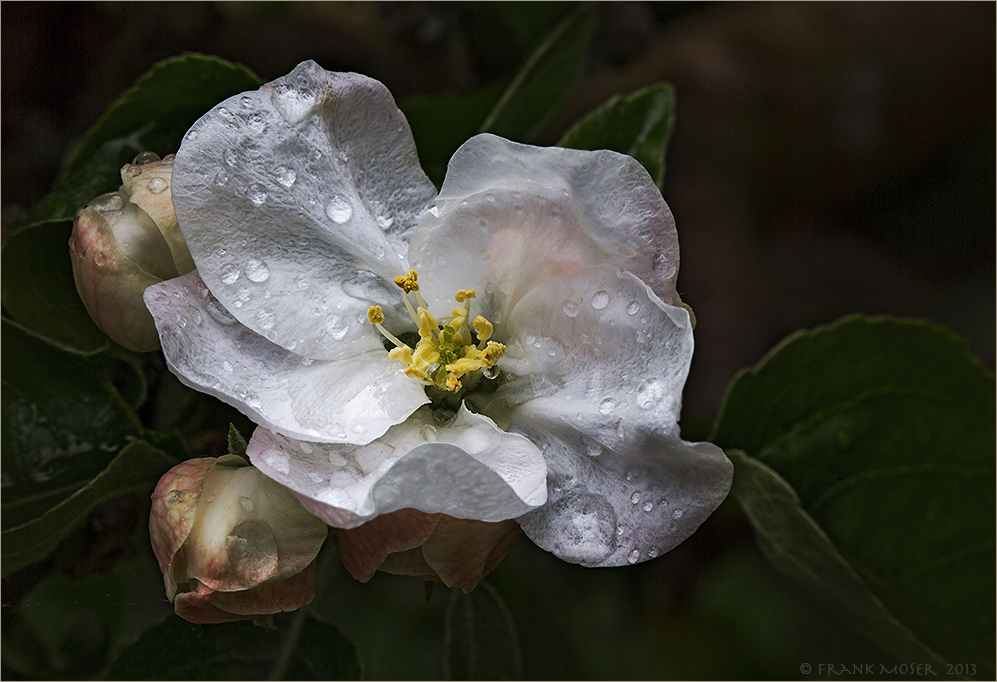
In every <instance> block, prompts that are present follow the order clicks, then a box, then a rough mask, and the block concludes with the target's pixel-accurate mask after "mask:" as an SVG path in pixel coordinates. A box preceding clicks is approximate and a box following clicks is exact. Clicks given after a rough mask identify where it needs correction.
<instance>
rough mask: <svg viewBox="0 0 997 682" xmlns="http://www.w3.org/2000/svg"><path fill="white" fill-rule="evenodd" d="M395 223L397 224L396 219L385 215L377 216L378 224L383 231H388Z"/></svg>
mask: <svg viewBox="0 0 997 682" xmlns="http://www.w3.org/2000/svg"><path fill="white" fill-rule="evenodd" d="M394 222H395V219H394V218H388V217H386V216H383V215H379V216H377V224H378V225H380V226H381V229H382V230H387V229H388V228H389V227H391V226H392V225H393V224H394Z"/></svg>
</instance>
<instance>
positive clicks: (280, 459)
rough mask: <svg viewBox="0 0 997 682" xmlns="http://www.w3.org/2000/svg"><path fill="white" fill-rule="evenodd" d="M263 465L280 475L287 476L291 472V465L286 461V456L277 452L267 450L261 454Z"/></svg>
mask: <svg viewBox="0 0 997 682" xmlns="http://www.w3.org/2000/svg"><path fill="white" fill-rule="evenodd" d="M263 463H264V464H266V465H267V466H268V467H270V468H272V469H273V470H274V471H276V472H278V473H281V474H287V473H289V472H290V471H291V463H290V462H289V461H288V460H287V456H286V455H285V454H283V453H282V452H279V451H277V450H268V451H266V452H265V453H263Z"/></svg>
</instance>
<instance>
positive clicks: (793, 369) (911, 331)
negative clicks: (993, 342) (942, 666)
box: [713, 318, 997, 675]
mask: <svg viewBox="0 0 997 682" xmlns="http://www.w3.org/2000/svg"><path fill="white" fill-rule="evenodd" d="M995 409H997V405H995V389H994V378H993V376H992V375H991V374H989V373H988V372H987V371H986V370H985V369H984V368H983V367H982V366H981V365H980V363H979V362H978V361H976V360H975V359H974V358H972V357H971V356H970V354H969V352H968V350H967V349H966V346H965V344H964V343H963V342H962V341H961V340H960V339H958V338H957V337H956V336H954V335H953V334H951V333H949V332H946V331H944V330H941V329H938V328H936V327H932V326H931V325H929V324H927V323H923V322H911V321H897V320H892V319H885V318H881V319H873V320H869V319H865V318H849V319H846V320H843V321H841V322H838V323H836V324H834V325H832V326H830V327H827V328H823V329H819V330H817V331H814V332H807V333H801V334H797V335H795V336H793V337H791V338H790V339H788V340H787V341H786V342H784V343H783V344H781V345H780V346H779V347H778V348H777V349H776V350H775V351H773V353H771V354H770V355H769V356H768V357H767V358H766V359H765V360H763V361H762V363H760V364H759V365H758V367H756V368H754V369H752V370H749V371H747V372H744V373H742V374H741V375H739V376H738V377H737V378H736V379H735V380H734V382H733V383H732V385H731V387H730V388H729V390H728V394H727V397H726V399H725V402H724V407H723V410H722V412H721V415H720V417H719V419H718V422H717V426H716V429H715V433H714V438H713V440H714V442H716V443H717V444H718V445H720V446H721V447H724V448H725V449H742V450H745V451H746V452H747V453H748V455H749V456H750V457H751V458H753V459H754V460H758V462H759V463H760V465H764V466H765V467H768V469H761V468H760V465H759V466H755V465H754V464H753V463H752V462H753V460H752V459H743V458H742V465H741V468H740V469H736V470H735V486H739V488H740V493H738V499H739V500H741V502H742V504H743V505H744V506H745V509H746V510H749V509H751V507H752V506H754V507H755V511H754V512H752V511H749V515H752V514H753V515H754V518H753V521H756V522H757V525H756V532H757V533H758V535H759V537H760V538H766V537H768V538H770V539H769V540H763V542H769V543H770V545H771V544H772V543H775V540H772V538H777V537H782V538H783V539H782V540H781V541H780V543H779V544H780V545H781V548H780V549H779V555H780V556H781V557H782V559H783V560H782V561H781V562H780V564H779V565H781V566H782V567H784V568H785V567H786V566H787V565H790V564H792V563H796V564H798V565H801V566H804V565H809V564H810V563H813V561H815V560H814V559H813V558H812V557H813V550H812V549H811V548H808V547H810V545H813V544H814V543H816V542H817V540H814V539H813V538H810V539H809V540H803V539H801V538H802V536H793V540H792V542H790V541H787V540H786V539H785V538H786V537H787V535H786V532H785V531H783V530H780V528H779V525H778V524H785V523H787V521H786V518H793V517H794V515H796V516H798V515H799V513H802V514H805V515H806V516H807V517H808V518H809V519H812V521H813V523H814V524H815V525H814V526H813V527H814V528H816V529H818V530H820V531H822V532H823V533H824V534H826V537H827V539H828V540H829V541H830V543H832V546H833V548H836V549H837V552H838V554H840V556H841V557H842V558H843V560H844V561H846V562H847V564H848V566H850V567H851V569H852V570H853V571H854V573H855V574H856V575H857V576H858V577H859V578H861V581H862V582H863V583H864V584H865V585H867V586H868V588H869V590H871V595H870V596H874V598H875V599H877V600H878V601H879V602H881V603H882V604H883V605H884V606H885V608H886V609H888V611H889V612H890V613H891V614H892V615H893V616H894V617H895V618H896V620H898V621H899V622H900V623H902V624H903V625H904V626H905V627H906V628H909V630H910V631H911V632H912V633H913V635H914V636H915V637H916V638H917V639H919V640H921V641H922V642H924V644H925V645H926V646H927V647H930V648H931V649H932V650H934V651H935V652H937V653H938V655H940V656H942V657H943V658H945V659H946V660H949V661H953V662H972V663H974V664H976V665H977V666H979V670H980V672H981V674H983V675H993V671H994V667H993V659H994V649H993V639H994V630H995V624H994V610H993V604H994V602H995V589H994V581H993V576H994V572H995V561H994V536H995V532H997V528H995V524H994V513H993V512H994V507H995V495H994V459H993V457H994V456H993V453H994V450H995V447H997V443H995V429H994V412H995ZM771 472H777V473H778V475H779V476H781V478H782V479H784V480H785V483H786V484H787V485H788V486H789V487H790V489H791V490H790V492H793V493H795V495H797V496H798V498H799V501H798V503H795V502H793V500H792V497H791V496H788V495H786V494H784V493H783V494H781V496H775V495H773V493H772V492H771V491H772V489H773V486H776V484H775V483H773V482H772V481H771V480H769V481H768V482H767V483H766V484H765V485H762V484H761V483H759V481H763V482H764V479H765V476H768V478H769V479H770V478H771V476H770V475H769V474H770V473H771ZM763 474H764V475H763ZM741 477H747V478H748V480H749V481H751V480H754V485H753V487H749V488H744V487H741V486H740V484H739V483H738V479H739V478H741ZM752 477H753V478H752ZM776 487H777V486H776ZM763 495H764V496H768V498H769V499H768V501H765V500H762V501H759V500H758V499H754V498H756V497H758V496H763ZM772 500H779V502H778V503H776V502H773V501H772ZM776 504H781V505H783V506H784V507H785V508H784V509H783V510H782V511H781V512H779V513H776V512H774V511H772V506H773V505H776ZM794 504H798V506H799V507H800V508H801V511H800V512H796V511H794ZM760 505H767V507H764V508H768V509H769V511H768V512H766V513H765V514H762V513H761V512H759V511H758V509H759V508H763V507H760ZM801 523H802V522H799V520H798V519H797V522H796V525H797V526H800V524H801ZM803 526H806V524H805V523H804V524H803V525H802V526H801V527H803ZM807 543H810V544H809V545H808V544H807ZM770 549H771V547H770ZM808 554H809V555H810V556H811V559H810V560H809V561H808V560H807V559H806V557H807V555H808ZM828 561H831V560H830V559H828ZM812 577H813V576H812ZM812 584H813V585H815V586H816V585H820V588H819V589H821V590H822V591H824V593H825V596H827V597H828V598H831V599H837V600H838V601H839V602H840V603H841V605H842V608H843V609H844V610H845V611H848V612H851V613H852V614H853V615H854V616H855V617H853V618H851V621H852V622H853V623H855V624H856V627H857V628H859V629H860V630H862V631H864V632H867V634H870V633H869V630H870V625H869V623H870V622H871V621H870V618H868V617H867V616H868V613H869V611H868V608H867V607H868V604H867V603H866V604H863V603H860V602H858V601H856V600H855V599H854V593H850V592H848V591H847V590H844V591H843V588H842V583H841V581H840V580H839V581H835V580H831V579H830V578H829V579H827V580H825V579H824V578H819V577H813V580H812ZM849 589H850V588H849ZM850 594H851V596H849V595H850ZM848 600H851V601H848ZM862 613H865V614H866V616H861V615H856V614H862ZM870 636H875V635H872V634H871V635H870ZM877 639H878V641H880V642H881V643H883V642H890V641H892V642H896V641H897V638H896V632H889V631H888V628H886V629H883V630H881V631H880V632H879V636H878V638H877ZM894 651H895V652H896V653H897V654H898V655H901V656H904V655H907V652H906V651H901V650H899V649H894Z"/></svg>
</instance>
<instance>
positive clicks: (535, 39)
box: [486, 2, 573, 49]
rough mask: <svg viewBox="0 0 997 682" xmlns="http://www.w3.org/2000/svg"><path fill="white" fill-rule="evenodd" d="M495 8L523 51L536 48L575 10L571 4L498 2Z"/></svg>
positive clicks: (494, 5)
mask: <svg viewBox="0 0 997 682" xmlns="http://www.w3.org/2000/svg"><path fill="white" fill-rule="evenodd" d="M487 4H488V3H486V6H487ZM493 7H494V9H495V11H496V12H497V13H498V15H499V16H500V17H502V19H503V21H505V23H506V25H507V26H508V27H509V30H510V31H511V32H512V34H513V36H515V38H516V42H518V43H519V46H520V47H521V48H523V49H529V48H533V47H535V46H536V44H537V43H539V42H540V41H541V40H543V38H544V37H545V36H546V33H547V32H548V31H549V30H550V27H551V26H554V25H555V24H557V22H558V21H560V20H561V19H563V18H564V15H565V14H566V13H567V12H570V11H571V10H572V9H573V7H572V3H569V2H496V3H494V4H493Z"/></svg>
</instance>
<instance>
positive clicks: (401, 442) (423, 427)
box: [247, 406, 546, 528]
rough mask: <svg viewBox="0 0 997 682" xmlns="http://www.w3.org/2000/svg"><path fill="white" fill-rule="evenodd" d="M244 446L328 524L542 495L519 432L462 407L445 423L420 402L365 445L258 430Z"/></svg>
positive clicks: (540, 464)
mask: <svg viewBox="0 0 997 682" xmlns="http://www.w3.org/2000/svg"><path fill="white" fill-rule="evenodd" d="M247 452H248V454H249V457H250V459H252V461H253V464H255V465H256V466H257V467H259V469H260V470H261V471H263V472H264V473H266V474H267V475H268V476H271V477H272V478H274V479H275V480H276V481H278V482H279V483H282V484H283V485H286V486H287V487H288V488H290V489H291V490H292V491H294V493H295V494H296V495H297V496H298V498H299V499H300V500H301V503H302V504H303V505H304V506H305V508H306V509H308V510H309V511H310V512H312V513H313V514H315V515H316V516H318V517H319V518H320V519H322V520H324V521H325V522H326V523H328V524H329V525H331V526H334V527H337V528H354V527H356V526H358V525H360V524H361V523H364V522H365V521H368V520H370V519H372V518H374V517H376V516H378V515H380V514H387V513H389V512H393V511H397V510H399V509H404V508H407V507H411V508H413V509H418V510H419V511H423V512H426V513H428V514H435V513H437V512H443V513H445V514H449V515H450V516H454V517H457V518H465V519H477V520H481V521H502V520H505V519H509V518H515V517H517V516H520V515H522V514H524V513H526V512H527V511H529V510H530V509H532V508H534V507H537V506H538V505H541V504H543V502H544V500H545V499H546V485H545V476H546V466H545V464H544V461H543V457H542V456H541V454H540V451H539V450H537V448H536V447H535V446H534V445H533V444H532V443H530V441H528V440H527V439H526V438H523V437H522V436H519V435H516V434H511V433H506V432H504V431H502V430H501V429H499V428H498V427H496V426H495V424H494V422H492V421H491V420H490V419H488V418H487V417H484V416H482V415H479V414H473V413H471V412H469V411H468V410H467V409H466V408H465V407H463V406H462V407H461V409H460V411H459V412H458V413H457V414H456V415H454V417H453V419H452V421H451V422H450V423H449V424H447V425H446V426H442V425H440V424H439V423H438V422H437V421H436V420H435V419H434V416H433V412H432V410H430V409H429V408H428V407H423V408H421V409H419V410H417V411H416V412H415V413H413V414H412V416H411V417H409V418H408V419H407V420H406V421H405V422H404V423H403V424H399V425H397V426H394V427H392V428H391V429H389V430H388V431H387V433H385V434H384V436H382V437H381V438H379V439H378V440H376V441H374V442H372V443H368V444H367V445H363V446H357V445H348V444H317V443H308V442H303V441H295V440H291V439H290V438H285V437H284V436H281V435H277V434H275V433H272V432H270V431H268V430H267V429H262V428H259V429H257V430H256V432H255V433H254V434H253V438H252V440H251V441H250V443H249V449H248V451H247Z"/></svg>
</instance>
